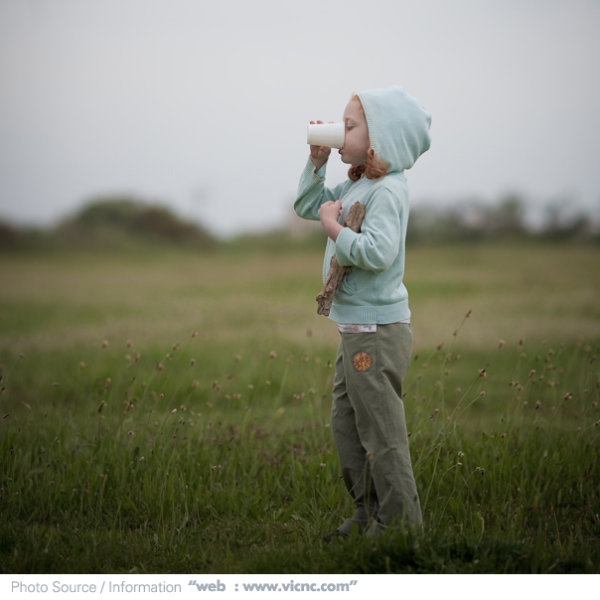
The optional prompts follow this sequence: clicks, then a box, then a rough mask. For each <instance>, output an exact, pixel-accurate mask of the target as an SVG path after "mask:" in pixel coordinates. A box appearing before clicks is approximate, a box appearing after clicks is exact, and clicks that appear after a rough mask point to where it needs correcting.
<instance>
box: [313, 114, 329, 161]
mask: <svg viewBox="0 0 600 600" xmlns="http://www.w3.org/2000/svg"><path fill="white" fill-rule="evenodd" d="M322 122H323V121H317V123H322ZM310 124H311V125H314V124H315V121H311V122H310ZM330 154H331V148H328V147H327V146H312V145H311V147H310V160H311V161H312V164H313V165H315V171H318V170H319V169H320V168H321V167H322V166H323V165H324V164H325V163H326V162H327V160H328V159H329V155H330Z"/></svg>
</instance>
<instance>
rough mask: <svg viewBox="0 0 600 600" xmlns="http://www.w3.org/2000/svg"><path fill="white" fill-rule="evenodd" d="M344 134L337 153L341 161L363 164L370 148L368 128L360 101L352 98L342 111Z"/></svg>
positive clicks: (350, 163)
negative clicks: (341, 144)
mask: <svg viewBox="0 0 600 600" xmlns="http://www.w3.org/2000/svg"><path fill="white" fill-rule="evenodd" d="M344 124H345V125H346V135H345V138H344V146H343V148H340V150H339V153H340V155H341V157H342V162H345V163H346V164H349V165H353V166H360V165H364V164H365V163H366V162H367V151H368V150H369V148H370V145H371V143H370V141H369V128H368V127H367V120H366V119H365V114H364V112H363V109H362V106H361V104H360V101H359V100H358V99H357V98H352V100H350V102H348V105H347V106H346V110H345V111H344Z"/></svg>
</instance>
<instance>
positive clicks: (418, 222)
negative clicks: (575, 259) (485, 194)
mask: <svg viewBox="0 0 600 600" xmlns="http://www.w3.org/2000/svg"><path fill="white" fill-rule="evenodd" d="M569 208H570V206H569V203H567V202H565V204H564V205H561V204H552V205H549V206H547V207H546V208H545V211H544V214H543V215H540V216H538V218H537V222H536V223H534V224H532V223H530V222H528V221H527V219H526V204H525V201H524V200H523V199H522V198H521V197H520V196H518V195H509V196H505V197H503V198H501V199H500V200H499V201H498V202H497V203H495V204H486V203H484V202H481V201H475V200H473V201H463V202H457V203H456V204H455V205H452V206H449V207H436V206H433V205H429V206H427V205H425V206H423V205H417V206H414V207H413V208H411V216H410V226H409V228H408V234H407V235H408V239H409V241H411V242H424V241H435V240H438V241H453V240H480V239H494V238H509V239H510V238H535V239H546V240H554V241H560V240H581V241H584V240H585V241H589V240H593V241H600V227H599V225H598V223H597V222H596V223H595V222H594V220H593V219H592V217H591V215H589V214H586V213H584V212H575V213H574V214H572V213H571V214H570V213H569V210H568V209H569Z"/></svg>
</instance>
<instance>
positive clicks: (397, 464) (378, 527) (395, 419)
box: [331, 323, 422, 536]
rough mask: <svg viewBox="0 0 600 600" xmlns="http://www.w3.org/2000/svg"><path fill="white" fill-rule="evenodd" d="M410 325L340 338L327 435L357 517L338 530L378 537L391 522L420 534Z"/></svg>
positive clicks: (349, 334) (382, 326) (347, 334)
mask: <svg viewBox="0 0 600 600" xmlns="http://www.w3.org/2000/svg"><path fill="white" fill-rule="evenodd" d="M411 344H412V332H411V329H410V325H408V324H404V323H392V324H390V325H378V327H377V331H376V332H373V333H342V334H341V342H340V346H339V349H338V354H337V358H336V365H335V378H334V383H333V405H332V411H331V427H332V430H333V435H334V439H335V443H336V446H337V449H338V454H339V457H340V464H341V468H342V477H343V480H344V483H345V484H346V487H347V489H348V491H349V492H350V495H351V496H352V498H353V499H354V503H355V512H354V516H353V517H351V518H349V519H347V520H346V521H345V522H344V523H343V524H342V525H341V526H340V527H339V528H338V532H339V533H341V534H348V533H350V532H351V530H352V529H353V528H358V530H359V531H360V532H365V533H366V534H367V535H370V536H375V535H377V534H378V533H380V532H381V531H383V530H384V529H385V528H386V527H387V526H389V525H391V524H392V523H393V522H403V523H405V524H407V525H417V526H421V524H422V516H421V507H420V503H419V495H418V493H417V488H416V485H415V479H414V476H413V470H412V465H411V460H410V453H409V447H408V433H407V430H406V419H405V416H404V404H403V402H402V379H403V377H404V376H405V374H406V372H407V370H408V365H409V362H410V351H411Z"/></svg>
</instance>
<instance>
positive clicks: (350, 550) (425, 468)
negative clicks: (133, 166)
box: [0, 242, 600, 573]
mask: <svg viewBox="0 0 600 600" xmlns="http://www.w3.org/2000/svg"><path fill="white" fill-rule="evenodd" d="M599 266H600V247H598V246H594V245H573V246H570V245H546V244H540V243H526V242H521V243H507V242H505V243H502V244H501V243H482V244H464V245H461V244H458V245H453V246H421V245H419V246H412V247H410V248H409V249H408V259H407V273H406V283H407V287H408V288H409V292H410V294H411V304H412V310H413V331H414V336H415V346H414V353H413V362H412V366H411V369H410V371H409V374H408V377H407V379H406V381H405V399H404V400H405V409H406V413H407V421H408V425H409V429H410V434H411V453H412V456H413V463H414V469H415V476H416V479H417V484H418V487H419V491H420V494H421V503H422V506H423V511H424V519H425V530H424V532H423V534H422V535H420V536H417V537H414V536H409V535H405V534H404V533H403V532H402V531H392V532H390V533H389V535H386V536H384V537H383V538H382V539H381V540H379V541H377V542H372V541H367V540H364V539H361V538H353V539H350V540H344V541H341V542H339V543H336V544H329V545H328V544H325V543H323V542H322V541H321V538H322V536H323V535H324V534H325V533H327V532H329V531H331V530H332V529H334V528H335V527H336V526H337V525H338V524H339V522H340V521H341V520H342V519H343V518H345V516H347V513H348V512H349V511H351V504H350V501H349V499H348V498H347V497H346V492H345V490H344V488H343V484H342V482H341V479H340V474H339V467H338V463H337V456H336V451H335V447H334V445H333V441H332V436H331V432H330V430H329V409H330V395H329V392H330V387H331V381H332V376H333V372H332V371H333V370H332V364H331V363H332V361H333V359H334V356H335V350H336V346H337V338H338V334H337V332H336V330H335V326H334V325H333V324H332V323H331V322H329V321H328V320H327V319H324V318H323V317H319V316H317V315H316V302H315V300H314V297H315V295H316V293H317V291H318V289H319V288H320V281H319V273H320V267H321V253H320V250H318V249H312V248H304V249H302V248H300V247H297V248H290V249H287V250H284V249H279V250H278V251H277V252H271V253H266V252H263V251H260V250H256V249H254V250H253V249H251V248H225V249H220V250H216V251H213V252H211V253H193V252H191V251H185V250H180V251H176V250H173V249H158V248H155V249H146V250H142V249H139V250H135V249H132V250H131V251H130V252H128V253H127V254H125V255H124V254H117V253H110V252H108V253H101V252H87V253H83V254H82V253H67V252H64V251H61V252H54V253H49V254H45V255H37V254H32V253H29V254H28V253H20V254H8V253H5V254H3V255H0V277H1V278H2V286H1V287H0V332H1V337H0V368H1V374H2V383H1V387H2V391H1V393H0V472H1V483H0V517H1V519H0V565H1V570H2V572H4V573H150V572H155V573H169V572H171V573H185V572H194V573H202V572H204V573H390V572H391V573H598V572H600V467H599V460H598V458H599V454H600V407H599V402H600V389H599V388H600V370H599V368H598V365H599V364H600V363H599V362H598V353H599V350H600V304H599V302H598V296H599V292H600V281H599V278H598V267H599Z"/></svg>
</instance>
